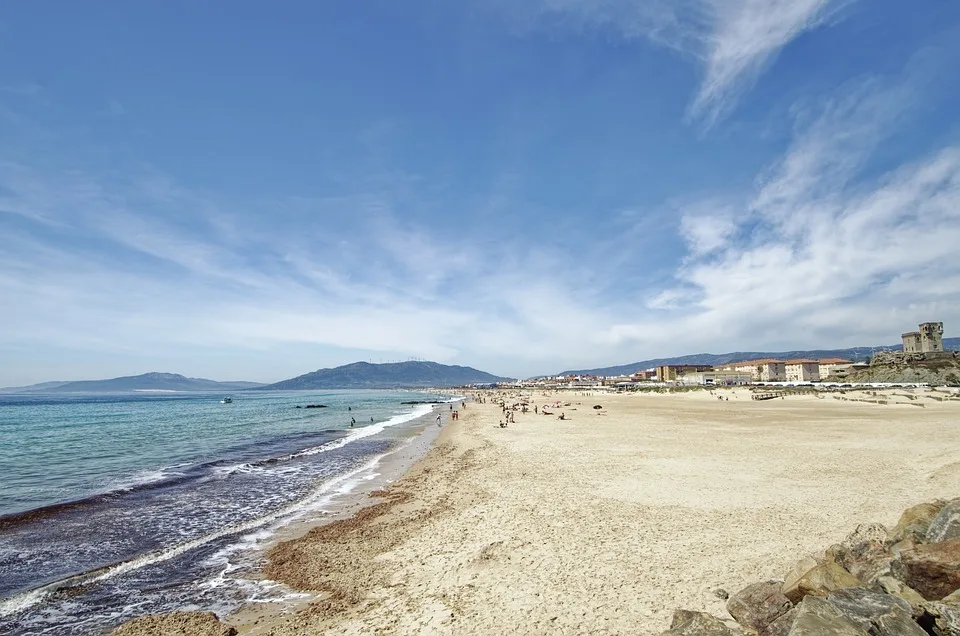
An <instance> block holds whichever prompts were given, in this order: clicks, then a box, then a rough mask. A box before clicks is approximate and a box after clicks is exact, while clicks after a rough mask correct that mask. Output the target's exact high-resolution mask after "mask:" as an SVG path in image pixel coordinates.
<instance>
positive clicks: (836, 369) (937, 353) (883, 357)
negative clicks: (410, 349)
mask: <svg viewBox="0 0 960 636" xmlns="http://www.w3.org/2000/svg"><path fill="white" fill-rule="evenodd" d="M901 340H902V345H901V346H902V349H901V351H898V352H888V351H881V352H878V353H875V354H874V355H873V356H872V359H871V360H870V361H866V360H857V361H855V360H848V359H845V358H819V359H808V358H788V359H783V360H781V359H774V358H764V359H756V360H738V361H732V362H726V363H722V364H715V365H711V364H664V365H658V366H656V367H652V368H649V369H642V370H638V371H635V372H634V373H631V374H627V375H613V376H604V375H592V374H571V375H558V376H551V377H540V378H532V379H529V380H521V381H518V382H517V383H515V385H514V386H516V387H518V388H536V389H552V390H561V389H583V390H586V389H590V390H597V389H599V390H607V391H611V390H613V391H616V390H621V391H623V390H630V389H640V388H644V387H650V386H658V385H659V386H667V385H668V386H677V385H679V386H741V385H748V384H756V383H763V384H786V385H797V384H813V383H823V384H827V385H829V384H838V383H841V384H842V383H848V382H850V381H851V380H852V379H854V378H856V376H857V372H862V371H867V370H868V369H870V367H871V363H879V364H885V363H889V362H890V361H891V360H893V361H894V362H901V363H908V362H911V361H912V362H915V363H923V362H926V361H937V360H949V359H955V358H956V357H957V356H956V352H953V351H948V350H945V349H944V344H943V323H942V322H925V323H922V324H920V325H919V329H918V330H917V331H910V332H906V333H903V334H901ZM891 356H893V358H891ZM911 383H914V384H923V382H911ZM871 384H874V383H871Z"/></svg>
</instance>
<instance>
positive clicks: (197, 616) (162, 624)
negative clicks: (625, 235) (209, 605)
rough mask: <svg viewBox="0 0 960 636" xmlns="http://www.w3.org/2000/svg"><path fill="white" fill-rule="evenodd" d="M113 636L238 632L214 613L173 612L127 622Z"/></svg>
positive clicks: (199, 635) (197, 635)
mask: <svg viewBox="0 0 960 636" xmlns="http://www.w3.org/2000/svg"><path fill="white" fill-rule="evenodd" d="M111 634H112V636H236V634H237V630H236V629H234V628H233V627H230V626H229V625H224V624H223V623H221V622H220V619H218V618H217V615H216V614H214V613H213V612H172V613H170V614H153V615H150V616H141V617H139V618H135V619H133V620H131V621H127V622H126V623H124V624H123V625H121V626H120V627H118V628H116V629H115V630H113V631H112V632H111Z"/></svg>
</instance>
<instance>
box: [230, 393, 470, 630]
mask: <svg viewBox="0 0 960 636" xmlns="http://www.w3.org/2000/svg"><path fill="white" fill-rule="evenodd" d="M440 394H441V395H442V394H443V393H440ZM434 406H435V407H436V408H432V409H431V410H430V412H428V413H425V414H424V415H422V416H420V417H418V418H417V419H415V420H412V421H411V423H410V431H411V434H410V435H408V436H407V439H405V440H404V441H401V442H400V443H399V444H398V445H397V446H396V447H395V448H393V449H391V450H390V451H389V452H387V453H385V454H384V455H381V456H380V457H378V458H377V459H376V463H375V465H374V466H373V467H372V470H373V471H375V472H374V473H373V474H372V475H371V476H370V477H368V478H363V479H361V481H359V482H358V483H357V484H356V485H355V486H354V487H353V488H351V489H350V490H349V491H348V492H343V493H336V494H335V495H334V498H333V499H332V500H331V502H330V504H329V505H328V506H326V507H325V509H324V510H323V511H315V512H313V513H312V514H308V515H306V516H305V518H295V519H292V520H290V521H289V522H287V523H284V524H283V525H282V526H279V527H278V528H276V529H275V530H273V532H272V536H271V538H270V540H269V541H268V542H266V543H264V544H263V545H261V546H258V547H257V552H258V553H259V554H261V555H262V557H261V558H260V559H258V563H259V566H258V567H257V568H256V570H255V571H253V572H249V573H248V577H247V578H251V579H261V580H262V579H266V578H267V577H266V576H265V574H264V565H265V564H266V562H267V561H268V556H267V555H269V553H270V552H271V551H272V550H274V549H275V548H276V547H277V546H279V545H281V544H283V543H286V542H289V541H295V540H297V539H300V538H301V537H303V536H304V535H306V534H308V533H309V532H310V531H312V530H313V529H315V528H319V527H323V526H327V525H330V524H334V523H338V522H343V521H347V520H350V519H352V518H353V517H355V516H356V515H357V514H359V513H361V512H362V511H363V510H364V509H367V508H370V507H372V506H375V505H377V504H378V503H381V501H382V498H380V497H377V496H376V495H377V493H378V492H382V491H384V490H385V489H388V488H389V487H390V486H391V485H392V484H394V483H395V482H397V481H398V480H401V479H403V478H404V477H405V476H406V475H407V474H409V473H410V472H411V471H412V470H413V469H414V468H415V467H416V466H417V465H418V464H419V463H420V462H422V461H424V460H425V459H426V457H427V456H428V455H429V453H430V452H431V450H432V449H433V448H434V447H435V445H436V443H437V441H438V440H439V439H441V438H443V437H444V435H445V434H447V435H449V432H448V431H449V429H450V428H452V427H456V426H457V425H458V422H449V421H448V422H447V423H445V424H444V426H442V427H437V426H435V425H434V424H433V417H434V415H435V414H436V413H437V412H438V409H439V408H440V407H442V406H444V404H443V403H441V404H436V405H434ZM417 429H419V430H417ZM280 584H281V585H283V583H280ZM286 587H288V588H289V589H290V591H291V593H292V594H294V595H299V598H296V597H295V598H289V599H285V600H282V601H265V602H262V603H248V604H247V605H245V606H243V607H241V608H239V609H238V610H236V611H234V612H231V613H230V614H227V615H225V616H221V617H220V618H221V620H222V621H223V622H224V623H226V624H229V625H231V626H233V627H235V628H237V630H238V631H239V632H240V633H242V634H251V635H256V634H262V633H264V631H266V630H268V629H270V628H271V627H272V625H273V624H274V623H276V622H277V621H279V620H282V619H283V618H285V617H289V616H291V615H292V614H293V613H295V612H297V611H299V610H301V609H303V608H304V607H306V606H308V605H309V604H311V603H313V602H315V601H316V600H317V599H318V595H317V594H316V593H311V592H309V591H300V590H296V589H295V588H292V587H290V586H286Z"/></svg>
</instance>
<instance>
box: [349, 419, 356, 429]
mask: <svg viewBox="0 0 960 636" xmlns="http://www.w3.org/2000/svg"><path fill="white" fill-rule="evenodd" d="M356 423H357V418H355V417H351V418H350V428H353V425H354V424H356Z"/></svg>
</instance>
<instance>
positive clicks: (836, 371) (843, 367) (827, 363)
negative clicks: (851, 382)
mask: <svg viewBox="0 0 960 636" xmlns="http://www.w3.org/2000/svg"><path fill="white" fill-rule="evenodd" d="M817 366H818V367H819V369H818V371H819V373H820V379H821V380H826V379H827V378H829V377H830V376H831V375H835V376H837V377H839V378H843V377H846V375H847V373H849V372H850V368H851V367H852V366H853V362H851V361H850V360H844V359H843V358H820V360H818V365H817Z"/></svg>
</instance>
